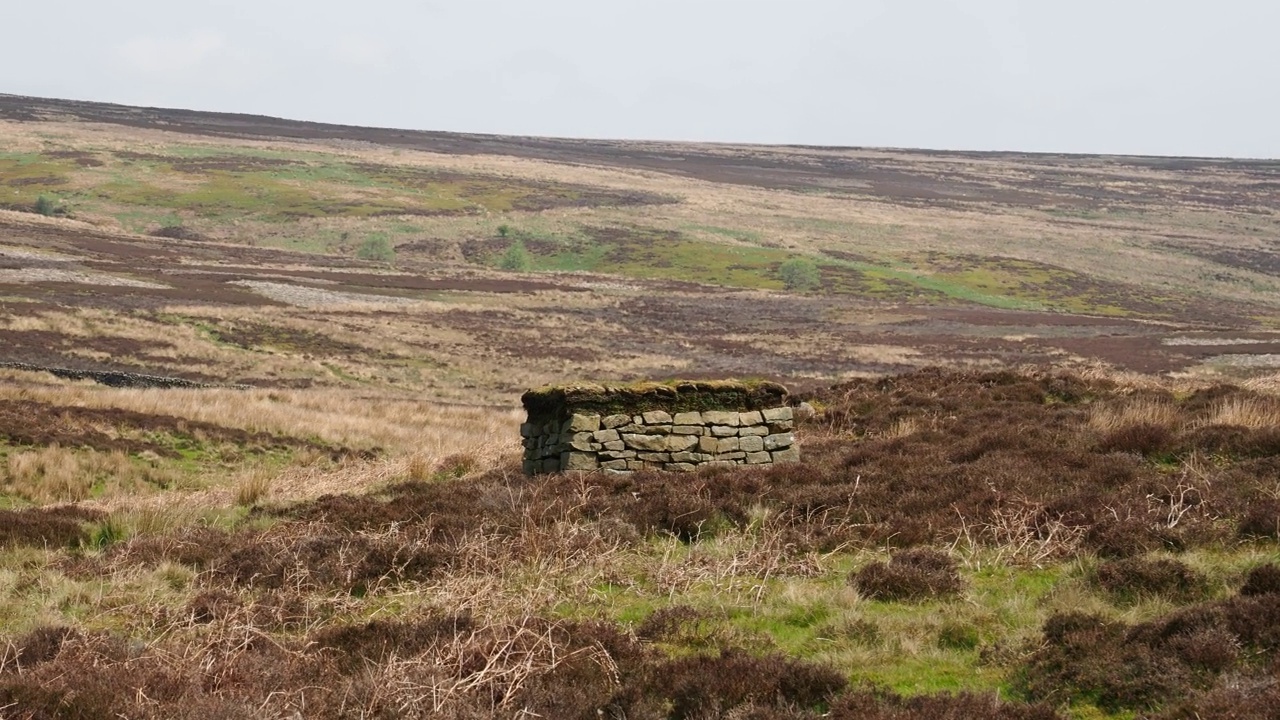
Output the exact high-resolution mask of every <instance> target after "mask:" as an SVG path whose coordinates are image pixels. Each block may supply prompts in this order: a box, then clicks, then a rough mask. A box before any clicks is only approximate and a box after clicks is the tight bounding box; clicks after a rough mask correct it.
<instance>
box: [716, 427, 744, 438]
mask: <svg viewBox="0 0 1280 720" xmlns="http://www.w3.org/2000/svg"><path fill="white" fill-rule="evenodd" d="M711 434H712V435H714V436H716V437H735V436H737V434H738V428H736V427H729V426H728V425H712V426H711Z"/></svg>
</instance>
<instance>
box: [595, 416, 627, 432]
mask: <svg viewBox="0 0 1280 720" xmlns="http://www.w3.org/2000/svg"><path fill="white" fill-rule="evenodd" d="M630 424H631V416H630V415H610V416H608V417H606V418H604V419H603V420H601V421H600V425H601V426H602V427H604V429H605V430H616V429H617V428H620V427H622V426H623V425H630Z"/></svg>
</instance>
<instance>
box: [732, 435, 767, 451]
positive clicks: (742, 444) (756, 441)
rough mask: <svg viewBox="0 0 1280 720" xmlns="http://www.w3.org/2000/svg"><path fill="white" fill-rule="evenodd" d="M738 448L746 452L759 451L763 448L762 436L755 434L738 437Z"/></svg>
mask: <svg viewBox="0 0 1280 720" xmlns="http://www.w3.org/2000/svg"><path fill="white" fill-rule="evenodd" d="M738 449H740V450H742V451H743V452H748V453H758V452H761V451H762V450H764V438H762V437H755V436H752V437H744V438H739V443H738Z"/></svg>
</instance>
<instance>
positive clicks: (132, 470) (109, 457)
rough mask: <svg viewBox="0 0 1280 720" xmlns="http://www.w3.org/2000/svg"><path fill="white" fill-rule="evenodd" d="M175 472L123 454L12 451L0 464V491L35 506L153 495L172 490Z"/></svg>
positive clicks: (54, 449)
mask: <svg viewBox="0 0 1280 720" xmlns="http://www.w3.org/2000/svg"><path fill="white" fill-rule="evenodd" d="M178 476H179V473H178V472H177V471H175V470H172V469H169V468H164V467H158V466H154V465H151V464H149V463H146V462H145V461H140V460H139V461H135V460H133V459H131V458H129V456H128V455H126V454H125V453H123V452H121V451H118V450H116V451H111V452H97V451H94V450H77V449H73V448H64V447H61V446H58V445H50V446H48V447H42V448H35V449H31V450H15V451H13V452H11V453H9V456H8V457H7V458H6V459H5V461H4V463H3V465H0V489H2V490H3V492H4V493H5V494H8V495H13V496H16V497H20V498H23V499H25V500H27V501H30V502H35V503H42V504H43V503H59V502H78V501H82V500H85V499H87V498H88V497H89V496H90V494H94V495H96V496H97V497H99V498H113V497H121V496H134V495H139V494H144V495H145V494H154V493H157V492H159V491H160V490H161V489H162V488H165V487H169V486H172V485H173V484H174V483H175V481H176V480H177V478H178Z"/></svg>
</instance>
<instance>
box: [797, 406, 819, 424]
mask: <svg viewBox="0 0 1280 720" xmlns="http://www.w3.org/2000/svg"><path fill="white" fill-rule="evenodd" d="M817 414H818V411H817V410H816V409H814V407H813V406H812V405H810V404H809V403H807V402H802V403H800V404H799V405H797V406H796V410H795V417H793V418H792V420H810V419H812V418H813V416H814V415H817Z"/></svg>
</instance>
